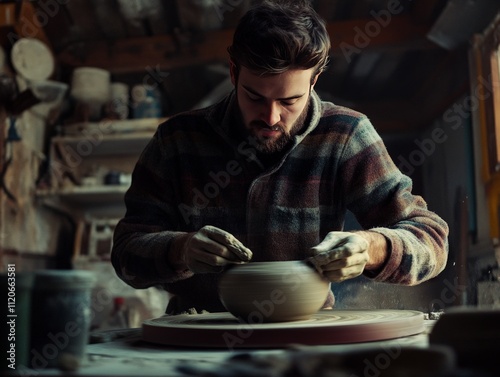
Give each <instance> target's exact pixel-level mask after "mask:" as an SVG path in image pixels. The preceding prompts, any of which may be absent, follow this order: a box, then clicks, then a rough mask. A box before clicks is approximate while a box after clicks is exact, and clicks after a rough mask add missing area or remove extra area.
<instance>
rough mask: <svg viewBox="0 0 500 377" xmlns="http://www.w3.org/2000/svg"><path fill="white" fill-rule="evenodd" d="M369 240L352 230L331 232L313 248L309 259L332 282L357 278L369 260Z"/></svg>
mask: <svg viewBox="0 0 500 377" xmlns="http://www.w3.org/2000/svg"><path fill="white" fill-rule="evenodd" d="M369 246H370V245H369V242H368V241H367V240H366V239H365V238H364V237H362V236H360V235H359V234H356V233H350V232H330V233H328V234H327V235H326V237H325V239H324V240H323V241H322V242H321V243H319V244H318V245H316V246H314V247H312V248H311V250H310V252H311V255H312V256H311V257H310V258H309V261H310V262H311V263H312V264H313V265H314V266H315V267H316V269H317V270H318V271H319V272H321V273H322V274H323V276H324V277H325V278H327V279H328V280H330V281H331V282H340V281H344V280H347V279H352V278H355V277H356V276H359V275H361V274H362V273H363V271H364V269H365V266H366V264H367V262H368V260H369V254H368V248H369Z"/></svg>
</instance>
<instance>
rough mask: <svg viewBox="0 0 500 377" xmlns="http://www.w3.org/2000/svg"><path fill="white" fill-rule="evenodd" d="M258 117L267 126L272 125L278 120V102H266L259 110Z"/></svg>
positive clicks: (279, 116) (279, 115)
mask: <svg viewBox="0 0 500 377" xmlns="http://www.w3.org/2000/svg"><path fill="white" fill-rule="evenodd" d="M260 118H261V120H262V121H264V122H266V124H267V125H268V126H274V125H275V124H276V123H278V122H279V121H280V118H281V114H280V108H279V104H277V103H276V102H274V101H273V102H271V103H266V104H265V105H264V107H263V109H262V111H261V115H260Z"/></svg>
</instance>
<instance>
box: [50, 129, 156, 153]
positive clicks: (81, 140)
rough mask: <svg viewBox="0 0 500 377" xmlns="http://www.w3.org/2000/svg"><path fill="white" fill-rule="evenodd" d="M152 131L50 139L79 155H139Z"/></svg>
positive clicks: (65, 149) (60, 146) (64, 149)
mask: <svg viewBox="0 0 500 377" xmlns="http://www.w3.org/2000/svg"><path fill="white" fill-rule="evenodd" d="M152 136H153V133H146V132H140V133H130V134H122V135H100V136H95V137H91V136H87V137H85V136H58V137H54V138H53V139H52V143H53V144H54V145H58V146H59V148H60V149H61V150H63V151H65V152H67V153H69V154H70V155H75V156H76V155H77V156H79V157H83V158H85V157H91V156H95V157H97V156H118V155H139V154H140V153H141V152H142V150H143V149H144V147H145V146H146V145H147V143H148V142H149V140H151V137H152Z"/></svg>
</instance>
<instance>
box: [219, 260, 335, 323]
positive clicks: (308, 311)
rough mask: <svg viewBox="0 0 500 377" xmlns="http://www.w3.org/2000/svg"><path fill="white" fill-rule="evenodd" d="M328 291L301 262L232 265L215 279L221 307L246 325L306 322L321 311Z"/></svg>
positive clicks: (314, 271) (317, 277) (317, 275)
mask: <svg viewBox="0 0 500 377" xmlns="http://www.w3.org/2000/svg"><path fill="white" fill-rule="evenodd" d="M329 289H330V283H329V282H328V281H327V280H326V279H324V278H323V277H322V276H321V275H320V274H319V273H318V272H317V271H316V270H315V269H314V268H313V267H312V266H310V265H309V264H307V263H306V262H303V261H275V262H251V263H248V264H241V265H234V266H231V267H229V268H228V269H227V270H226V271H225V272H224V273H223V274H222V276H221V278H220V280H219V297H220V300H221V302H222V304H223V305H224V307H225V308H226V309H227V310H228V311H229V312H230V313H231V314H233V315H234V316H235V317H237V318H238V319H240V320H241V321H243V322H246V323H263V322H286V321H297V320H305V319H308V318H310V317H311V316H312V315H313V314H315V313H316V312H317V311H318V310H319V309H321V307H322V306H323V304H324V303H325V300H326V298H327V295H328V291H329Z"/></svg>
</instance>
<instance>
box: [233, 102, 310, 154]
mask: <svg viewBox="0 0 500 377" xmlns="http://www.w3.org/2000/svg"><path fill="white" fill-rule="evenodd" d="M238 112H239V118H240V120H241V122H240V127H241V128H242V130H241V131H242V133H243V135H244V136H246V137H247V138H251V139H252V143H251V144H252V146H254V147H255V149H257V151H259V152H260V153H263V154H267V155H270V154H273V153H277V152H281V151H282V150H283V149H284V148H285V147H286V146H287V145H289V144H290V142H291V141H292V139H293V138H294V136H295V135H297V134H298V133H299V131H300V130H301V129H302V128H303V127H304V123H305V120H306V118H307V114H308V112H309V102H308V104H307V105H306V106H305V107H304V109H303V110H302V112H301V113H300V115H299V117H298V118H297V119H296V120H295V122H294V123H293V125H292V127H291V128H290V130H287V129H286V127H285V125H284V124H283V123H282V122H278V123H276V124H274V125H272V126H269V125H268V124H267V123H265V122H263V121H260V120H254V121H251V122H250V123H249V124H248V125H245V124H244V120H243V116H242V113H241V109H239V107H238ZM259 128H266V129H270V130H273V131H278V132H279V133H280V135H279V136H278V137H277V138H271V137H263V136H260V135H259V134H258V133H257V132H256V129H259Z"/></svg>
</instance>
